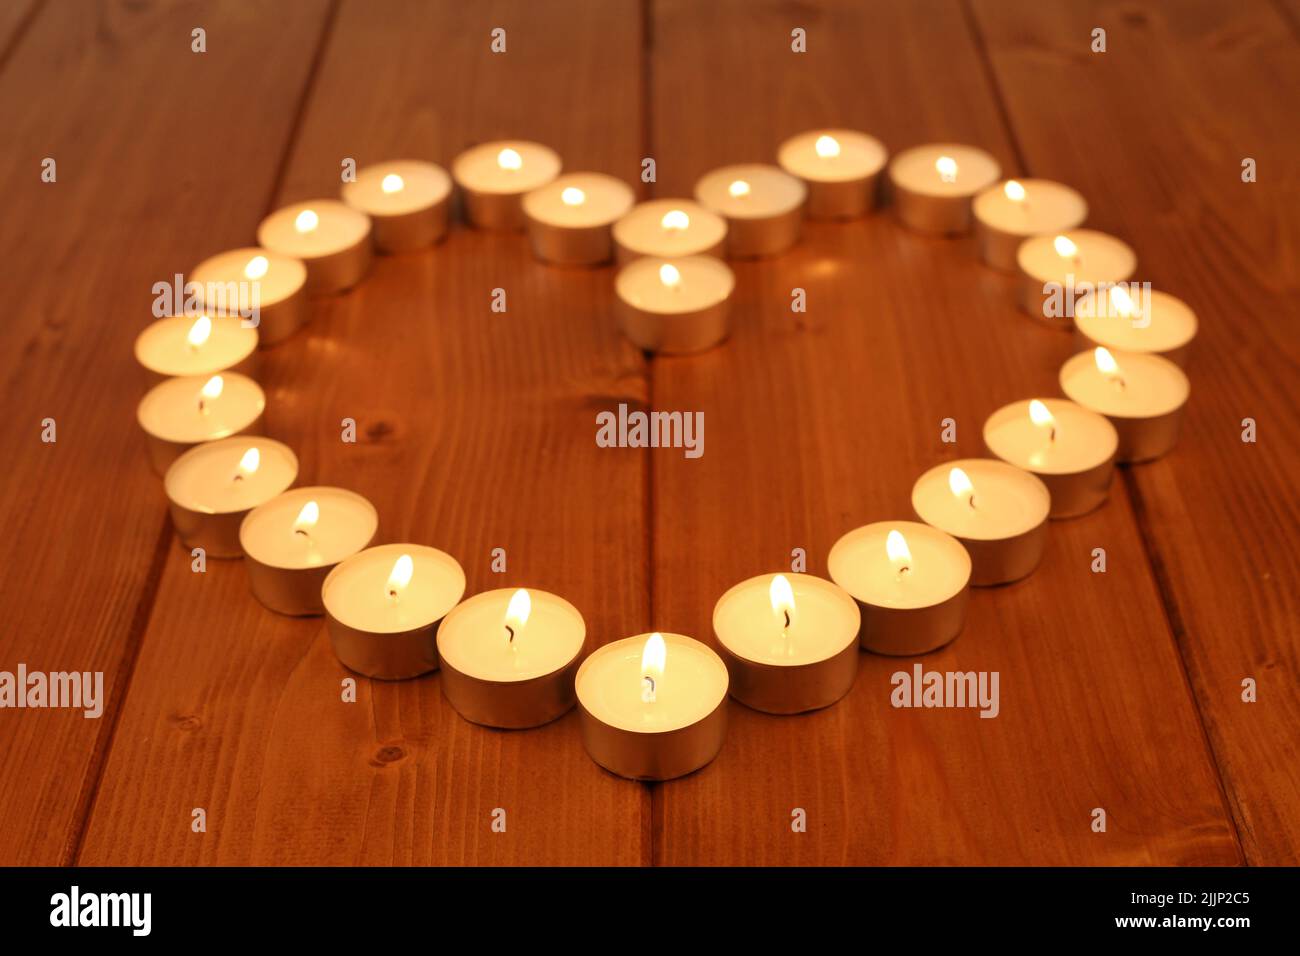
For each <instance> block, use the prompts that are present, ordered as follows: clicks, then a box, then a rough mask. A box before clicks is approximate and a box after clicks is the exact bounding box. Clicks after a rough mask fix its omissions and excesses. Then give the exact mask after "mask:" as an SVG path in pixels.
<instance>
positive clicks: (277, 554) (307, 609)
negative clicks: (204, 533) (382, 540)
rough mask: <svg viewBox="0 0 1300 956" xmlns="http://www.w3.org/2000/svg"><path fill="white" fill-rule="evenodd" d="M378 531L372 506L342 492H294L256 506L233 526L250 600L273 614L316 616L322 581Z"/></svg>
mask: <svg viewBox="0 0 1300 956" xmlns="http://www.w3.org/2000/svg"><path fill="white" fill-rule="evenodd" d="M378 527H379V515H378V513H377V512H376V511H375V506H374V505H372V504H371V503H370V502H369V501H367V500H366V499H365V498H363V497H361V496H360V495H359V494H357V493H356V492H354V491H347V490H346V489H343V488H327V487H319V486H317V487H308V488H294V489H293V490H292V491H286V492H285V493H284V494H282V495H277V496H276V497H274V498H272V499H271V500H270V501H268V502H266V503H265V504H262V505H258V506H257V507H256V508H254V509H253V510H252V511H250V512H249V513H248V514H247V515H245V516H244V521H243V523H242V524H241V525H240V526H239V546H240V547H241V548H242V549H243V551H244V567H245V568H247V569H248V584H249V587H250V588H251V590H252V592H253V597H255V598H257V599H258V600H259V601H261V602H262V604H263V605H265V606H266V607H268V608H270V609H271V610H272V611H275V612H277V613H279V614H295V615H306V614H320V613H321V612H323V611H324V610H325V605H324V603H323V602H322V599H321V586H322V585H323V584H324V583H325V578H326V577H327V576H328V575H329V573H330V571H331V570H332V569H333V567H334V565H336V564H338V563H339V562H340V561H342V560H343V559H344V558H347V557H351V556H352V555H354V554H356V553H357V552H358V551H360V550H361V549H362V548H365V547H367V546H369V544H370V542H371V541H372V540H373V539H374V537H375V531H376V529H378Z"/></svg>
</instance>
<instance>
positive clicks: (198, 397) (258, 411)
mask: <svg viewBox="0 0 1300 956" xmlns="http://www.w3.org/2000/svg"><path fill="white" fill-rule="evenodd" d="M265 409H266V395H265V394H264V393H263V392H262V389H261V388H260V387H259V386H258V384H257V383H256V382H254V381H253V380H252V379H251V378H249V377H248V376H246V375H240V374H239V373H238V372H223V373H221V374H220V375H213V376H211V377H208V378H204V377H203V376H201V375H194V376H186V377H184V378H169V379H165V380H164V381H162V382H159V383H158V384H157V385H155V386H154V387H153V388H151V389H149V391H148V392H147V393H146V394H145V396H144V398H142V399H141V400H140V405H139V406H138V407H137V409H136V419H137V421H139V423H140V428H141V429H142V430H143V431H144V434H145V440H146V443H147V445H148V449H149V463H150V464H151V465H152V466H153V470H154V471H155V472H157V473H158V474H159V475H165V474H167V469H168V468H169V467H171V463H172V462H174V461H175V460H176V459H177V458H179V457H180V456H181V454H182V453H183V452H186V451H188V450H189V449H191V448H193V447H194V446H195V445H198V444H200V443H202V442H209V441H216V440H217V439H218V438H229V437H230V436H231V435H243V434H259V433H260V432H261V430H262V412H263V411H265Z"/></svg>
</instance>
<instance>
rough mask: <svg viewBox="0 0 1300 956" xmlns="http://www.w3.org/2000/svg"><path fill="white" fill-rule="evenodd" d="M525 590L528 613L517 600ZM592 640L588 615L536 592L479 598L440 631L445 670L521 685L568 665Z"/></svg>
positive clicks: (514, 590) (508, 590)
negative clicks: (583, 615) (450, 669)
mask: <svg viewBox="0 0 1300 956" xmlns="http://www.w3.org/2000/svg"><path fill="white" fill-rule="evenodd" d="M520 590H525V593H526V595H527V597H526V602H527V609H526V610H524V611H522V612H521V611H520V601H519V600H517V599H516V598H515V595H516V594H517V593H518V592H519V591H520ZM512 600H513V601H514V602H515V605H514V607H512V605H511V602H512ZM512 632H513V637H512ZM586 636H587V626H586V624H585V623H584V622H583V619H582V615H581V614H580V613H579V612H578V609H577V608H575V607H574V606H573V605H572V604H570V603H569V602H568V601H566V600H564V599H563V598H561V597H557V596H556V595H554V594H550V593H548V592H546V591H538V590H536V589H533V588H528V589H519V588H499V589H497V590H493V591H485V592H484V593H482V594H476V595H474V596H473V597H471V598H469V599H467V600H466V601H465V602H464V603H463V604H461V605H460V606H459V607H457V608H456V611H455V613H454V614H452V615H450V616H448V618H447V620H446V621H444V622H443V625H442V627H441V628H440V629H439V631H438V653H439V654H440V655H441V656H442V660H443V664H444V665H445V666H448V667H454V668H455V669H456V670H458V671H460V672H461V673H462V674H467V675H469V676H470V677H475V678H478V679H480V680H486V681H497V682H518V681H526V680H532V679H533V678H535V677H542V676H544V675H546V674H551V673H553V672H555V671H557V670H560V669H561V668H563V667H565V666H567V665H568V664H569V663H570V662H571V661H573V659H574V658H575V657H577V656H578V654H579V653H581V651H582V643H583V641H584V640H585V639H586Z"/></svg>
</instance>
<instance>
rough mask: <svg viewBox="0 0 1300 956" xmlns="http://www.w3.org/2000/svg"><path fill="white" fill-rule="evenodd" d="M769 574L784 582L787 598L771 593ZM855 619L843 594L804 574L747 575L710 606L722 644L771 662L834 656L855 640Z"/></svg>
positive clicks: (791, 664) (855, 613) (812, 660)
mask: <svg viewBox="0 0 1300 956" xmlns="http://www.w3.org/2000/svg"><path fill="white" fill-rule="evenodd" d="M775 577H780V578H782V579H783V580H784V582H785V583H786V584H787V585H788V587H789V589H790V590H789V594H788V597H789V601H788V603H786V602H785V601H784V600H783V599H782V598H781V597H780V596H779V595H777V596H774V594H773V579H774V578H775ZM778 583H779V582H778ZM774 603H775V605H776V606H775V607H774ZM787 614H788V615H789V624H788V626H787V624H786V620H787V617H786V615H787ZM860 623H861V618H860V615H859V614H858V608H857V605H855V604H854V603H853V599H852V598H851V597H850V596H849V595H848V594H846V593H844V591H842V590H841V589H840V588H838V587H836V586H835V585H834V584H832V583H831V582H830V581H826V580H823V579H822V578H819V577H815V576H813V575H808V574H782V575H771V574H763V575H759V576H758V577H753V578H749V579H748V580H746V581H742V582H741V583H740V584H737V585H736V586H735V587H733V588H731V590H729V591H727V593H725V594H724V595H723V596H722V597H721V598H720V599H719V600H718V604H717V606H716V607H715V608H714V610H713V631H714V633H715V634H716V635H717V636H718V641H719V642H720V643H721V644H722V645H723V646H724V647H726V649H727V650H729V651H730V652H731V653H733V654H735V655H736V656H737V657H742V658H744V659H746V660H749V661H754V662H757V663H760V664H770V665H773V666H777V667H796V666H799V665H801V664H812V663H816V662H818V661H824V660H826V659H827V658H830V657H834V656H835V655H836V654H838V653H840V652H841V651H843V650H844V648H846V647H848V646H849V645H851V644H854V643H856V642H857V639H858V627H859V624H860Z"/></svg>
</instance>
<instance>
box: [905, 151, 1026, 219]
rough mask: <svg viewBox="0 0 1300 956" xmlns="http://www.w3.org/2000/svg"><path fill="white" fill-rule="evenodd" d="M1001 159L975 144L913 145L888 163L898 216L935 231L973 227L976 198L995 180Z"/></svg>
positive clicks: (998, 173)
mask: <svg viewBox="0 0 1300 956" xmlns="http://www.w3.org/2000/svg"><path fill="white" fill-rule="evenodd" d="M1001 173H1002V169H1001V167H1000V166H998V161H997V160H996V159H994V158H993V157H992V156H990V155H989V154H988V153H986V152H984V150H982V149H976V148H975V147H974V146H961V145H959V144H957V143H933V144H930V145H928V146H913V147H912V148H911V149H906V150H904V151H903V152H901V153H899V154H898V155H897V156H895V157H894V158H893V159H892V160H890V162H889V185H890V187H891V189H892V191H893V195H894V204H895V205H896V206H897V207H898V218H899V219H900V220H902V222H903V225H905V226H907V228H909V229H911V230H913V231H915V232H921V233H927V234H930V235H956V234H958V233H964V232H969V231H970V227H971V199H972V197H974V195H975V194H976V193H978V192H979V191H980V190H982V189H984V188H986V187H987V186H989V185H990V184H991V183H993V182H995V181H996V180H997V178H998V176H999V175H1001Z"/></svg>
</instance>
